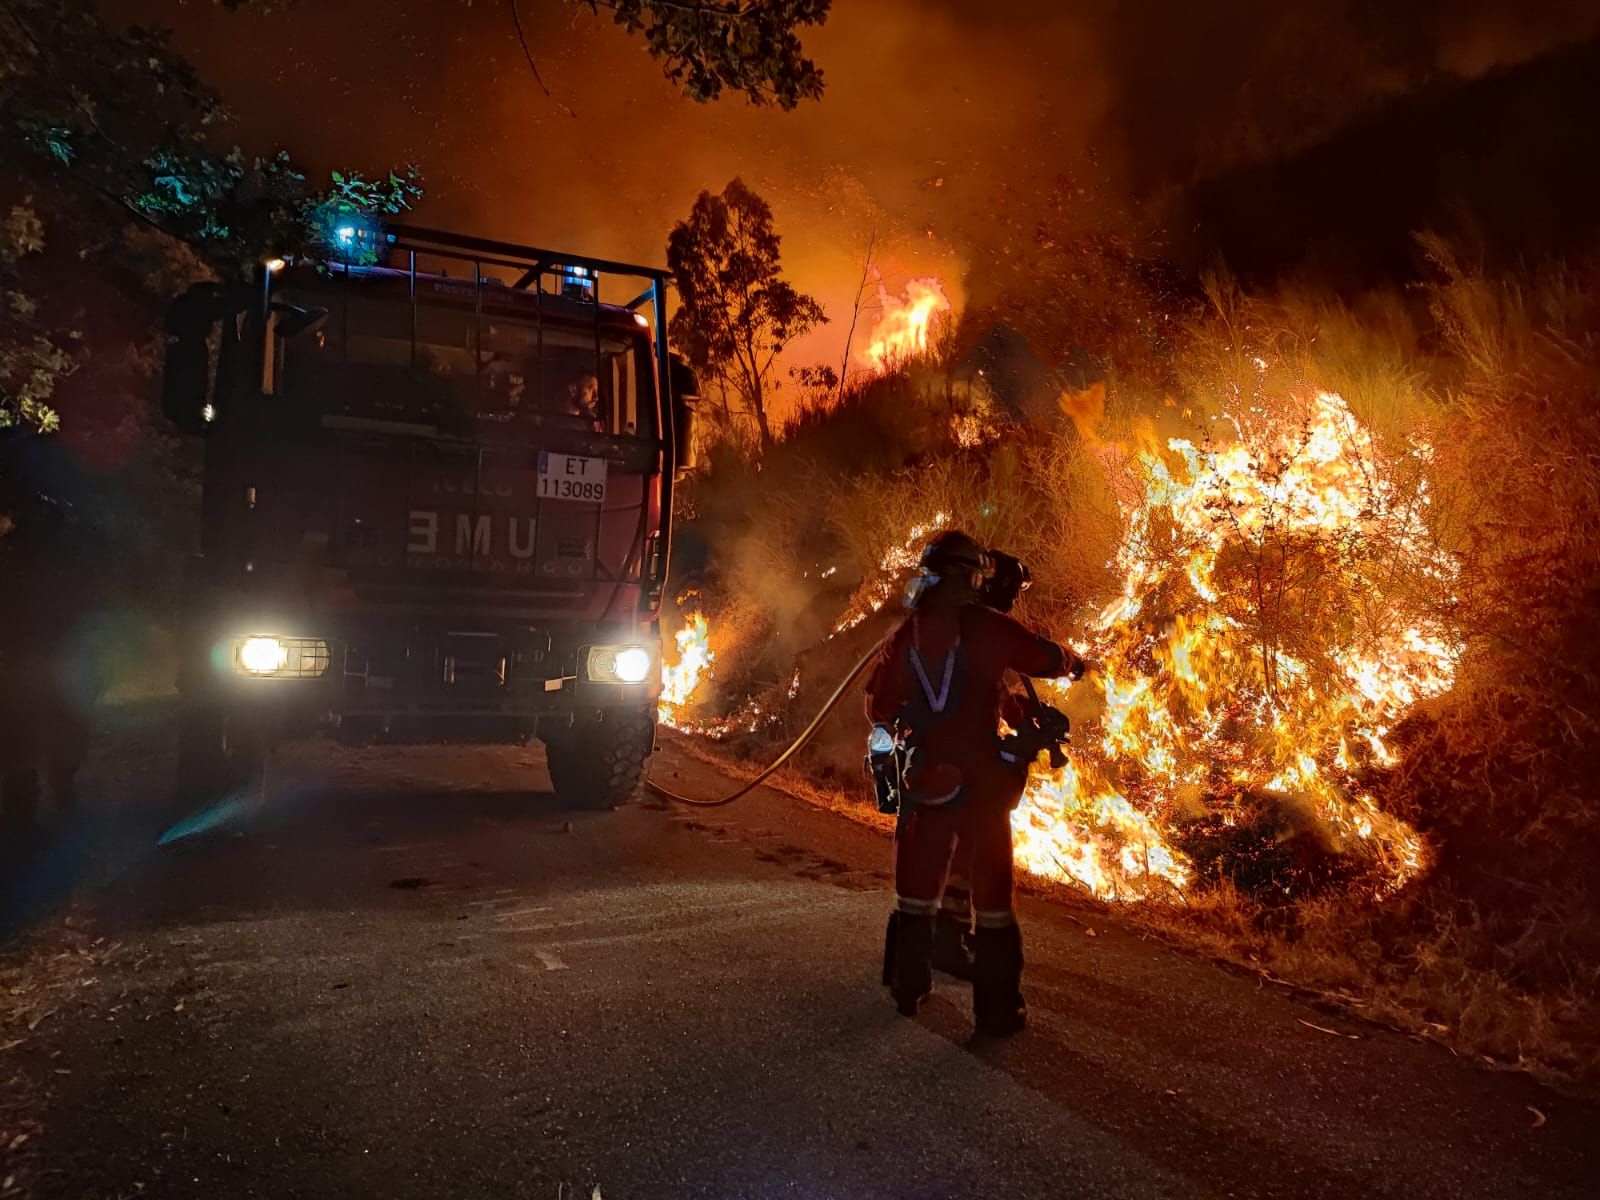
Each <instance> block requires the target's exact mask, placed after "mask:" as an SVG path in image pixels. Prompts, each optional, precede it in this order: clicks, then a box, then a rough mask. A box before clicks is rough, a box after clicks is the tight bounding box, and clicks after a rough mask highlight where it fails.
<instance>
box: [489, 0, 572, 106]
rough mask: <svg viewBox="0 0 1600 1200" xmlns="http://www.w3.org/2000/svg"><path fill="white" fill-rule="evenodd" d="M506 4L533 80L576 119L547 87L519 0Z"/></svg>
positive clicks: (554, 102)
mask: <svg viewBox="0 0 1600 1200" xmlns="http://www.w3.org/2000/svg"><path fill="white" fill-rule="evenodd" d="M506 3H507V4H508V5H510V7H511V21H512V23H513V24H514V25H515V26H516V27H517V42H518V43H519V44H520V45H521V46H522V55H523V57H524V58H526V59H527V60H528V67H529V68H530V69H531V70H532V71H533V78H534V80H535V81H536V82H537V83H538V84H539V90H540V91H542V92H543V93H544V94H545V98H546V99H547V100H549V101H550V102H551V103H552V104H554V105H555V106H556V107H557V108H559V109H560V110H561V111H562V112H564V113H566V114H567V116H569V117H574V118H576V117H577V115H578V114H577V113H575V112H573V111H572V110H571V109H570V108H568V107H567V106H566V105H565V104H563V103H561V101H559V100H557V99H556V98H555V96H553V95H552V94H551V92H550V89H549V87H547V86H546V85H545V82H544V76H543V75H541V74H539V64H538V62H537V61H536V60H535V59H534V57H533V49H532V48H531V47H530V46H529V45H528V34H527V31H526V30H524V29H523V28H522V12H521V10H520V9H518V8H517V0H506Z"/></svg>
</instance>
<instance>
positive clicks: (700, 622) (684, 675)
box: [656, 612, 717, 731]
mask: <svg viewBox="0 0 1600 1200" xmlns="http://www.w3.org/2000/svg"><path fill="white" fill-rule="evenodd" d="M673 640H674V641H675V642H677V645H678V661H677V662H676V663H672V664H670V665H669V664H667V663H662V664H661V700H660V701H659V703H658V705H657V710H656V711H657V716H658V717H659V719H660V721H661V723H662V724H663V725H668V726H671V727H672V728H674V729H686V730H691V731H692V730H693V723H691V722H686V721H685V722H683V723H680V718H679V712H680V710H681V709H682V708H683V707H684V705H686V704H688V703H689V701H690V699H691V698H693V696H694V693H695V691H696V689H697V688H699V686H700V683H701V681H702V680H703V679H705V678H707V677H709V675H710V673H711V664H712V663H713V662H715V661H716V657H717V656H716V653H715V652H714V651H713V650H712V649H711V626H710V623H709V622H708V621H707V620H706V616H705V614H704V613H698V612H697V613H691V614H690V616H689V620H688V623H687V624H685V625H684V627H683V628H682V629H680V630H678V632H677V634H676V635H675V637H674V639H673Z"/></svg>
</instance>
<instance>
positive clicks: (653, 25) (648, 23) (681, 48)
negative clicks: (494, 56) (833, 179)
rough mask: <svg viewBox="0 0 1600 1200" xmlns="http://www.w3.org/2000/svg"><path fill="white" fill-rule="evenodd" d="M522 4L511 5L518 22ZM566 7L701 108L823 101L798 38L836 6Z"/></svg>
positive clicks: (724, 2) (281, 3)
mask: <svg viewBox="0 0 1600 1200" xmlns="http://www.w3.org/2000/svg"><path fill="white" fill-rule="evenodd" d="M216 2H217V3H218V4H221V5H222V6H223V7H224V8H228V9H233V10H238V9H241V8H250V9H253V10H255V11H258V12H271V11H273V10H274V9H281V8H286V7H288V6H289V5H291V4H294V3H297V2H298V0H216ZM461 2H462V3H464V4H471V3H472V0H461ZM520 2H521V0H507V3H508V4H509V5H510V6H511V12H512V16H513V18H514V19H515V18H516V17H517V11H518V10H517V4H518V3H520ZM568 2H569V3H573V4H578V5H581V6H582V7H584V8H587V9H588V10H589V11H590V12H591V13H595V14H599V13H601V12H608V13H610V14H611V18H612V20H614V21H615V22H616V23H617V24H618V25H620V26H622V28H623V29H625V30H627V31H628V33H630V34H633V35H634V36H636V37H640V38H643V40H644V44H645V47H646V49H648V50H649V52H650V56H651V57H652V58H654V59H655V60H656V61H657V62H659V63H660V64H661V67H662V71H663V73H664V74H665V75H666V77H667V78H668V79H669V80H671V81H672V82H673V83H675V84H677V85H678V87H680V88H681V89H682V90H683V94H684V95H685V96H688V97H689V98H690V99H691V100H697V101H700V102H702V103H704V102H707V101H711V100H716V99H718V98H719V97H720V96H721V95H722V94H723V92H724V91H734V92H743V93H744V95H745V97H746V98H747V99H748V100H749V101H750V102H751V103H752V104H777V105H779V106H780V107H782V108H794V107H795V106H796V105H798V104H799V103H800V102H801V101H802V100H816V99H818V98H820V97H821V95H822V71H821V69H820V68H819V67H818V66H817V64H816V63H814V62H812V61H811V59H809V58H807V57H806V56H805V54H804V52H803V49H802V47H801V45H800V37H799V35H798V34H797V33H796V30H798V29H799V28H800V27H802V26H805V25H821V24H822V23H823V22H825V21H826V20H827V19H828V11H829V9H831V8H832V7H833V0H568ZM519 28H520V21H519ZM529 61H530V62H531V61H532V56H531V55H530V56H529ZM534 69H535V71H537V69H538V68H537V67H535V68H534Z"/></svg>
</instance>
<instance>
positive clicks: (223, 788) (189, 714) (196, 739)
mask: <svg viewBox="0 0 1600 1200" xmlns="http://www.w3.org/2000/svg"><path fill="white" fill-rule="evenodd" d="M180 720H181V721H182V724H181V725H180V726H179V729H178V798H179V800H181V801H183V802H185V803H195V804H210V803H213V802H215V801H217V800H220V799H222V798H223V797H224V796H226V795H228V794H229V793H232V792H253V791H254V790H255V789H256V787H257V786H258V785H259V783H260V780H261V775H262V772H263V771H264V770H265V768H266V761H267V743H266V738H265V737H264V736H262V735H261V734H260V733H258V732H254V731H252V732H249V733H244V734H241V732H240V731H239V730H238V729H237V728H235V727H234V726H233V723H232V722H230V721H229V720H228V719H227V717H225V716H223V715H222V714H221V713H217V712H206V711H203V710H200V709H189V710H186V711H184V713H183V714H182V716H181V718H180Z"/></svg>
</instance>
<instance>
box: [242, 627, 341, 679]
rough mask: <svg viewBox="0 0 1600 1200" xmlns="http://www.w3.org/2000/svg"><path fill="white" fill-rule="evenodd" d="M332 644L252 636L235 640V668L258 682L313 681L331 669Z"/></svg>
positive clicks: (288, 638)
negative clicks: (263, 680) (329, 652)
mask: <svg viewBox="0 0 1600 1200" xmlns="http://www.w3.org/2000/svg"><path fill="white" fill-rule="evenodd" d="M328 661H329V656H328V643H327V642H324V641H322V640H321V639H320V638H304V637H274V636H271V635H269V634H261V633H256V634H250V635H249V636H248V637H237V638H234V639H233V668H234V670H235V671H237V672H238V673H239V674H241V675H253V676H256V677H257V678H265V677H268V676H271V677H274V678H279V679H285V678H287V679H310V678H314V677H316V676H318V675H322V674H324V673H325V672H326V671H327V669H328Z"/></svg>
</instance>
